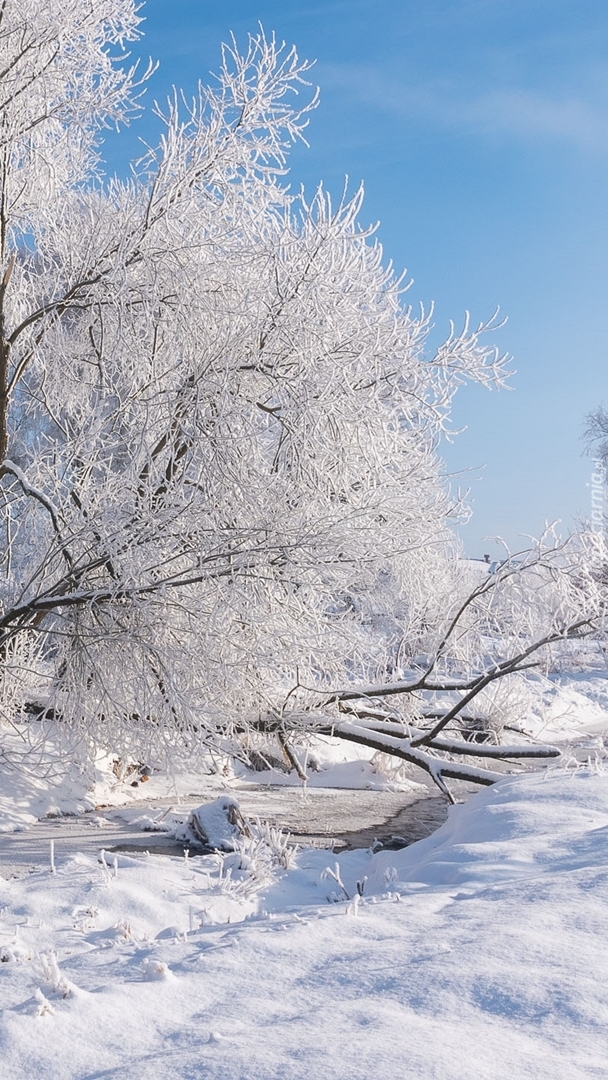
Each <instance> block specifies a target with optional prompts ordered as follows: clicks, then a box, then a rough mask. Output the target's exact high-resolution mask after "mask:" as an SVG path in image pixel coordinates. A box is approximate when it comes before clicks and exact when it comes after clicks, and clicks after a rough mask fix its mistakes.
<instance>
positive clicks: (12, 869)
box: [0, 784, 468, 877]
mask: <svg viewBox="0 0 608 1080" xmlns="http://www.w3.org/2000/svg"><path fill="white" fill-rule="evenodd" d="M465 786H468V785H463V787H465ZM230 793H231V794H233V795H234V796H235V797H236V798H237V799H238V801H239V804H240V806H241V809H242V811H243V813H244V814H245V816H246V817H249V818H252V819H256V818H260V819H261V820H263V821H268V822H270V823H271V824H273V825H277V826H279V827H280V828H282V829H286V830H288V831H289V832H290V833H291V834H292V835H293V837H294V840H295V841H296V842H297V843H299V844H305V845H315V846H322V847H335V848H336V849H339V848H344V847H369V846H370V845H371V844H372V843H373V841H374V839H378V840H380V841H384V842H387V841H388V842H390V840H391V837H393V836H398V837H402V838H403V840H405V841H406V842H407V843H408V844H410V843H413V842H414V841H415V840H419V839H421V838H422V837H424V836H428V834H429V833H430V832H432V831H433V830H434V829H436V828H438V827H439V825H441V824H442V822H443V821H444V820H445V817H446V815H447V802H446V800H445V799H444V798H443V796H441V794H439V793H438V794H435V793H434V791H432V789H429V792H428V795H425V793H424V791H423V790H421V789H418V790H417V791H416V792H415V793H412V792H394V791H370V790H352V789H345V788H310V789H308V790H307V791H303V790H302V789H301V788H299V787H286V786H277V787H272V786H262V785H254V784H252V785H246V786H243V787H239V788H238V789H237V790H231V792H230ZM463 793H464V792H463ZM217 794H219V792H207V793H205V794H200V795H194V794H193V795H191V796H189V797H188V798H182V799H180V801H179V802H177V801H175V800H171V799H162V798H157V799H147V800H141V801H139V800H137V801H134V802H131V803H130V804H129V805H128V807H120V808H98V809H97V810H95V811H90V812H89V813H86V814H81V815H79V816H77V817H58V818H47V819H44V820H42V821H39V822H37V823H36V824H35V825H33V826H32V827H31V828H29V829H27V830H26V831H23V832H13V833H4V834H2V835H0V874H1V875H2V876H3V877H11V876H14V875H18V876H20V877H21V876H23V875H24V874H27V873H29V871H30V870H31V869H32V868H34V867H39V866H44V865H47V866H48V865H49V859H50V849H51V843H50V842H51V840H52V841H53V842H54V852H55V862H56V864H57V865H58V866H59V865H60V863H61V860H62V859H64V858H66V857H68V856H70V855H72V854H75V853H76V852H78V851H82V852H85V853H88V854H95V853H97V852H99V851H100V849H101V848H104V849H105V850H106V851H109V852H112V851H116V850H122V851H124V850H131V851H141V852H142V853H143V852H145V851H149V852H150V854H158V855H173V856H175V855H181V854H182V851H183V848H182V846H181V845H179V844H178V843H176V842H175V841H174V840H173V839H171V838H170V837H168V836H167V835H166V834H165V833H163V832H149V831H145V832H144V831H142V828H141V824H137V822H136V821H134V818H137V817H138V816H139V815H138V811H141V816H143V815H146V816H148V817H149V818H151V819H158V820H160V819H161V818H162V817H163V815H164V814H165V812H169V811H173V814H174V813H175V812H178V813H180V814H183V816H184V819H185V818H186V816H187V814H188V812H189V811H190V810H191V809H193V808H194V807H196V806H199V805H200V803H202V802H205V801H208V800H210V799H213V798H215V797H216V796H217ZM173 814H172V816H173Z"/></svg>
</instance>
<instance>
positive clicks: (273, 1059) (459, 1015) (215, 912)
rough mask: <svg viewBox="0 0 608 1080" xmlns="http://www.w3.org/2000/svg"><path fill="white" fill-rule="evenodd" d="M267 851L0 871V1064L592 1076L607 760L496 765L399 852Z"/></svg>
mask: <svg viewBox="0 0 608 1080" xmlns="http://www.w3.org/2000/svg"><path fill="white" fill-rule="evenodd" d="M271 846H272V845H271ZM274 851H275V854H274V856H273V855H272V851H271V849H270V848H268V847H263V846H262V845H261V844H260V843H258V850H257V851H256V850H255V843H254V842H250V850H249V854H247V852H245V853H244V854H242V853H241V854H239V853H236V854H232V855H228V856H226V857H225V858H224V859H223V860H222V858H221V857H220V856H201V857H196V858H193V857H190V858H188V859H185V858H184V859H183V860H177V859H173V860H170V859H163V858H155V857H154V856H149V857H147V858H146V857H140V858H129V857H126V856H118V857H110V856H107V857H106V859H105V862H104V861H99V860H98V859H96V858H91V857H86V856H72V857H71V858H69V859H67V860H66V861H65V862H58V863H57V865H56V872H55V873H54V874H53V873H51V872H50V869H45V870H43V871H39V872H37V873H34V874H32V875H30V876H29V877H28V878H25V879H12V880H9V881H3V880H0V902H1V904H2V918H1V922H0V934H1V946H0V949H1V952H0V958H1V960H2V961H3V962H2V964H0V999H1V1001H2V1005H3V1014H2V1019H1V1021H0V1050H1V1057H2V1076H3V1077H5V1078H6V1080H17V1078H19V1080H21V1078H25V1077H27V1078H30V1077H37V1078H39V1080H47V1078H48V1080H51V1078H52V1080H64V1078H66V1080H67V1078H70V1080H85V1078H87V1080H89V1078H90V1080H93V1077H95V1078H101V1077H103V1078H108V1080H109V1078H111V1077H112V1078H116V1080H118V1078H120V1080H140V1078H141V1077H147V1078H150V1080H161V1078H162V1080H165V1078H166V1080H177V1078H183V1080H186V1078H187V1080H193V1078H199V1077H200V1078H203V1077H204V1078H206V1080H207V1078H209V1080H211V1078H217V1080H220V1078H221V1080H254V1078H255V1080H257V1078H260V1080H262V1078H263V1080H275V1078H276V1080H279V1078H281V1080H287V1078H293V1080H296V1078H300V1077H301V1078H304V1077H306V1078H307V1080H317V1078H318V1080H329V1078H341V1080H342V1078H343V1080H350V1078H352V1077H361V1078H366V1080H367V1078H374V1080H375V1078H385V1077H394V1076H399V1077H408V1078H409V1077H411V1078H420V1080H434V1078H437V1080H439V1078H441V1080H481V1078H486V1077H487V1078H492V1080H500V1078H502V1077H504V1078H505V1080H506V1078H509V1080H512V1078H513V1077H518V1078H519V1077H522V1078H524V1077H525V1078H528V1077H534V1078H538V1080H540V1078H547V1080H549V1078H550V1080H555V1078H556V1077H564V1078H566V1077H567V1078H568V1080H577V1078H579V1077H580V1078H582V1077H605V1076H606V1075H607V1069H608V1052H607V1043H606V1030H607V1027H608V983H607V980H606V940H607V938H608V776H606V775H602V774H600V773H595V774H594V773H593V772H590V771H589V770H584V771H583V770H578V771H576V772H574V773H571V772H560V771H554V772H552V773H547V774H542V775H528V776H524V777H518V778H507V779H505V780H504V781H501V782H500V783H499V784H498V785H496V786H495V787H493V788H491V789H488V790H486V791H484V792H481V793H480V794H478V795H476V796H474V797H473V798H472V799H471V800H470V801H469V802H468V803H467V804H465V805H463V806H458V807H456V808H454V810H453V811H452V812H451V814H450V818H449V820H448V822H447V823H446V825H444V826H443V827H442V828H441V829H440V830H439V831H438V832H436V833H435V834H434V835H433V836H432V837H430V838H429V839H428V840H425V841H421V842H420V843H418V844H416V845H413V846H412V847H410V848H407V849H405V850H403V851H401V852H381V853H379V854H377V855H372V854H370V852H369V851H355V852H349V853H346V854H344V855H342V856H339V857H337V858H336V857H333V856H331V855H329V854H328V852H326V851H312V850H308V851H301V852H299V853H298V854H297V855H296V856H295V860H294V865H293V866H292V867H291V868H285V867H283V866H281V863H280V858H279V857H278V856H280V844H279V845H277V844H276V843H275V845H274ZM277 853H278V855H277ZM283 861H285V859H284V860H283ZM332 875H334V876H332ZM336 878H339V879H340V881H341V882H342V883H343V886H344V888H342V887H341V885H340V884H339V882H338V881H337V880H335V879H336ZM365 879H367V880H365ZM357 882H359V883H360V888H361V889H362V891H363V896H362V898H360V899H359V898H358V892H357ZM363 883H364V884H363ZM346 894H348V899H347V896H346ZM328 898H329V899H328Z"/></svg>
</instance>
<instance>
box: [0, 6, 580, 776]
mask: <svg viewBox="0 0 608 1080" xmlns="http://www.w3.org/2000/svg"><path fill="white" fill-rule="evenodd" d="M137 34H138V17H137V15H136V9H135V6H134V3H133V0H96V3H95V4H90V3H89V2H88V0H61V2H59V0H45V3H44V4H40V3H39V0H5V3H4V4H3V6H2V8H1V11H0V92H1V93H2V121H1V125H0V267H1V283H0V492H1V509H0V515H1V518H0V520H1V529H2V536H3V542H2V547H1V549H0V574H1V580H0V604H1V608H0V611H1V614H0V657H1V664H2V676H1V691H0V692H1V702H2V708H3V711H4V715H5V716H7V717H11V716H14V715H15V713H17V714H18V713H19V710H23V709H24V708H26V707H27V706H28V702H29V703H30V704H31V702H32V696H33V695H35V694H36V693H38V694H39V693H40V689H39V687H40V684H41V681H42V683H44V684H45V685H46V695H47V696H46V699H45V701H46V702H47V703H48V705H49V707H52V708H53V709H55V710H56V711H58V712H59V713H60V714H61V715H62V716H63V718H64V719H65V720H66V721H70V722H71V724H72V725H75V726H76V727H81V728H82V730H83V731H85V732H87V733H90V734H92V735H93V736H94V737H96V738H99V739H102V740H103V741H104V742H105V743H106V744H108V745H111V746H123V747H124V746H125V745H132V746H137V747H139V748H140V752H145V751H144V750H142V748H145V747H146V746H148V745H151V744H154V745H155V746H156V747H157V748H158V747H159V746H162V745H165V746H166V748H167V749H168V750H169V751H172V750H173V749H174V748H175V747H178V746H179V747H181V748H182V749H186V751H188V750H189V749H191V748H192V747H193V746H194V745H196V744H200V743H201V742H203V743H205V744H207V745H209V746H211V747H216V748H218V749H222V750H225V749H226V748H228V749H232V750H233V751H235V752H242V747H243V745H244V741H245V743H246V740H247V737H248V733H251V732H255V731H260V730H263V731H266V732H268V731H270V732H274V733H276V734H277V735H278V737H279V738H280V740H281V741H282V743H283V745H284V748H285V752H286V753H287V754H288V755H291V756H292V760H293V761H294V762H295V757H294V755H293V751H292V750H291V749H290V747H289V744H288V741H287V740H288V738H289V737H291V735H292V734H293V732H294V731H296V732H297V731H302V730H303V729H304V728H306V727H308V729H318V730H324V731H327V730H335V731H338V728H339V734H340V735H341V736H343V737H344V738H354V737H355V736H356V737H357V738H359V735H360V730H361V725H362V720H361V716H359V719H358V728H357V731H356V732H355V731H354V729H353V727H352V721H351V720H349V721H348V724H347V723H346V721H344V722H342V720H341V721H340V724H339V725H337V724H336V717H337V716H338V713H337V712H336V710H339V709H342V708H344V707H345V703H346V702H347V700H350V701H352V700H353V699H355V700H360V699H361V696H362V694H363V690H359V691H357V690H356V687H357V686H359V687H366V686H367V687H368V689H367V690H365V697H366V699H367V698H370V699H372V700H375V699H376V697H377V694H378V692H379V691H378V686H379V685H380V686H382V687H384V689H383V690H382V691H381V693H382V694H383V695H386V694H389V693H390V694H395V693H397V690H396V689H395V687H396V686H397V687H399V686H401V683H402V674H403V672H404V671H405V670H406V669H409V668H411V667H412V665H413V667H414V668H415V669H416V670H417V671H418V670H421V669H420V665H419V662H418V660H416V656H417V655H418V654H420V653H422V652H426V653H427V654H428V655H431V654H432V655H433V656H434V657H435V659H434V660H433V662H432V665H431V667H429V668H428V670H426V667H425V669H424V670H425V671H426V674H424V676H419V675H416V677H415V679H414V685H413V687H412V686H411V685H409V684H408V688H407V691H406V692H407V694H409V695H410V696H409V698H408V700H409V701H412V700H414V697H413V695H414V696H415V695H416V694H418V692H419V691H423V690H424V691H426V690H429V691H433V692H434V687H435V682H436V681H437V678H439V677H440V678H441V679H442V680H443V682H444V684H445V685H444V686H443V687H442V689H448V690H450V689H453V690H460V691H462V692H463V693H464V695H465V696H464V698H463V700H464V701H465V703H466V700H467V698H466V694H467V693H469V690H468V689H467V688H468V687H469V686H470V687H471V688H474V687H475V686H477V685H478V683H479V679H480V678H481V676H479V675H475V676H471V674H470V672H469V674H468V675H458V677H457V678H456V677H455V678H454V679H448V680H447V683H446V676H445V674H442V675H441V676H437V678H436V677H435V672H436V671H437V670H438V667H437V665H438V664H440V662H441V663H445V662H447V661H446V657H447V655H448V652H449V649H448V646H447V644H444V643H443V638H445V642H446V643H447V642H449V643H450V648H451V645H452V642H453V640H454V639H455V637H459V635H460V629H461V626H462V625H463V621H464V620H465V619H466V618H468V616H469V615H470V613H472V612H474V611H475V612H477V608H478V605H479V603H481V602H482V601H485V599H486V597H487V595H488V592H487V587H488V582H490V580H491V582H492V587H494V585H496V584H497V583H498V582H499V581H502V580H503V579H505V580H506V579H507V578H508V577H509V575H510V570H509V572H507V571H501V572H500V574H498V575H494V577H493V578H492V579H490V578H488V579H487V581H486V580H485V579H484V582H483V585H482V586H476V588H475V590H474V594H473V598H470V599H469V600H468V601H466V602H465V603H464V606H463V609H462V612H461V614H460V615H459V616H458V617H453V616H452V612H451V608H452V607H453V605H454V604H455V603H456V606H457V607H458V606H459V605H462V596H463V583H462V581H461V580H460V579H461V573H460V569H459V566H458V563H457V561H456V560H454V559H453V558H450V553H449V550H448V547H447V546H446V545H449V534H448V530H447V526H448V524H449V520H450V516H451V514H452V513H453V510H454V506H453V503H452V502H451V498H450V494H449V490H448V488H447V486H446V483H445V481H444V478H443V473H442V466H441V463H440V460H439V458H438V456H437V446H438V440H439V439H440V436H441V434H442V431H443V430H444V428H445V426H446V424H447V422H448V417H449V409H450V402H451V400H452V397H453V394H454V392H455V390H456V389H457V387H458V386H459V385H460V384H461V383H462V382H463V381H465V380H467V379H472V380H474V381H477V382H480V383H482V384H485V385H496V384H498V383H500V382H501V381H502V379H503V378H504V371H505V359H504V357H502V356H500V355H499V354H498V352H497V351H496V349H495V348H494V347H487V346H486V345H484V344H483V343H482V341H481V337H482V334H483V332H484V331H486V330H489V329H492V328H493V327H494V326H495V325H496V324H495V323H493V322H490V323H489V324H487V325H482V326H479V327H476V328H471V326H470V324H469V321H468V319H467V320H466V322H465V326H464V328H463V330H462V331H461V332H460V333H458V332H456V331H455V330H452V331H451V332H450V335H449V337H448V338H447V340H446V341H445V342H444V343H443V344H442V345H441V346H440V347H439V348H438V349H437V350H436V351H435V352H434V353H432V354H428V355H427V354H426V353H425V352H424V344H425V338H426V335H427V333H428V329H429V320H428V317H427V316H426V315H424V314H420V315H416V314H414V313H413V312H412V311H411V310H410V309H409V308H404V307H403V305H402V290H403V286H402V282H401V281H400V280H399V279H396V278H395V277H394V275H393V273H392V271H391V270H390V268H386V267H385V266H384V265H383V263H382V252H381V249H380V247H379V245H378V244H377V243H374V242H373V240H372V238H371V233H370V231H369V230H365V229H362V228H361V226H360V225H359V224H358V215H359V212H360V207H361V198H362V194H361V192H360V191H359V192H357V193H356V194H355V195H354V196H353V197H351V198H346V197H344V198H343V199H342V200H341V201H340V202H339V203H338V205H335V206H334V205H332V202H331V200H330V198H329V196H328V195H327V194H326V193H325V192H324V191H323V189H322V188H319V189H318V190H317V191H316V193H315V194H314V196H313V197H312V199H310V200H307V199H306V197H305V196H304V195H303V194H300V195H292V194H291V193H290V192H289V190H288V189H287V188H286V187H285V186H284V184H283V182H282V176H283V174H284V171H285V163H286V153H287V150H288V147H289V144H290V143H291V142H293V141H294V140H296V139H298V138H301V137H302V133H303V130H304V128H305V126H306V123H307V115H308V113H309V111H310V109H311V108H313V106H314V105H315V103H316V96H315V95H314V94H312V95H310V94H309V95H308V97H304V99H301V98H300V96H299V95H301V94H303V93H304V94H306V92H307V91H306V88H307V85H308V84H307V82H306V76H307V72H308V64H306V63H301V62H300V61H299V60H298V57H297V55H296V53H295V51H294V50H293V49H292V50H288V49H285V48H284V47H283V46H279V45H277V43H276V42H275V40H274V38H270V39H268V38H266V37H265V36H264V35H263V34H262V33H260V34H258V35H256V36H254V37H251V38H250V39H249V43H248V46H247V49H246V51H245V53H244V54H240V53H239V51H238V49H237V47H236V45H235V43H234V42H233V43H232V44H231V45H229V46H225V47H224V49H223V53H222V64H221V68H220V73H219V76H218V79H217V83H216V86H215V88H214V89H205V88H203V87H200V88H199V91H198V94H197V96H196V98H195V99H194V100H193V101H191V102H190V101H187V100H185V99H183V98H181V97H180V95H178V94H175V96H174V97H173V98H172V99H171V100H170V101H169V102H168V103H167V105H166V108H165V111H164V112H162V111H160V112H159V116H160V117H161V119H162V122H163V125H164V130H163V135H162V138H161V139H160V142H159V144H158V146H156V147H153V148H152V149H150V150H149V152H147V153H146V154H145V156H144V157H143V158H142V159H141V160H140V161H139V162H137V163H136V164H135V165H134V166H133V171H132V175H131V177H130V179H129V180H127V181H125V182H121V181H118V180H115V179H113V180H109V181H103V180H102V179H101V177H100V174H99V158H98V153H99V140H100V138H101V134H102V132H103V128H104V127H107V126H109V125H115V124H119V123H121V122H124V121H126V120H127V119H128V118H129V116H131V115H133V114H134V113H135V112H136V111H137V109H138V107H139V106H138V94H139V92H140V90H141V86H142V79H143V80H144V81H145V77H146V74H147V73H145V72H144V74H143V76H142V78H140V77H139V76H138V73H137V71H136V70H135V69H134V68H124V67H123V66H122V63H123V61H122V58H121V56H120V55H119V54H117V53H116V51H115V50H116V48H117V47H118V48H119V47H121V46H122V44H123V42H128V41H129V40H133V39H134V38H135V37H136V36H137ZM568 611H569V613H568V616H567V617H566V620H565V622H563V621H562V622H560V621H559V619H557V621H555V622H554V623H552V624H551V629H550V631H549V633H548V634H546V633H545V635H544V636H545V637H547V638H548V640H553V639H554V638H555V636H556V635H557V636H559V635H562V636H563V635H567V634H570V633H575V634H578V633H580V632H582V629H583V627H585V628H586V627H587V622H585V621H583V622H581V620H580V619H579V618H578V613H577V615H576V617H575V616H573V615H572V614H571V612H570V609H568ZM446 613H448V614H447V617H448V621H449V620H452V624H453V625H452V629H451V630H450V629H448V630H447V631H446V632H445V633H444V630H443V629H442V627H443V626H444V623H445V619H446ZM475 617H477V616H475ZM536 647H537V646H535V648H536ZM467 648H468V646H467ZM467 648H464V651H463V644H462V641H460V643H459V649H460V654H461V655H462V656H464V655H465V653H466V651H467ZM520 654H522V656H521V657H520V658H519V659H516V660H511V661H509V663H508V664H506V667H505V673H510V672H513V671H518V670H520V669H521V668H522V667H523V666H525V656H526V655H527V654H526V651H525V648H524V647H523V646H522V648H521V649H520ZM518 655H519V654H518ZM469 661H470V657H469ZM451 662H452V660H450V663H451ZM454 662H456V661H454ZM458 663H460V661H458ZM495 678H496V675H491V677H490V676H489V675H484V676H483V679H485V680H486V681H485V683H484V685H486V683H490V682H492V681H493V680H494V679H495ZM395 679H396V680H397V683H396V684H394V685H393V686H392V688H390V689H389V688H388V684H389V683H391V682H392V681H393V680H395ZM483 679H482V682H483ZM463 680H464V681H463ZM475 680H477V682H476V681H475ZM304 687H309V689H308V690H304V689H303V688H304ZM335 687H342V688H343V689H341V690H340V691H336V690H335V689H334V688H335ZM36 688H38V689H36ZM294 688H295V689H294ZM320 702H321V703H322V707H321V706H320V705H319V703H320ZM292 705H293V708H291V706H292ZM326 705H327V708H326V707H325V706H326ZM328 709H329V710H330V711H329V713H328V711H327V710H328ZM332 709H333V710H334V713H335V716H334V713H332V712H331V710H332ZM452 711H453V710H452ZM304 712H306V714H307V716H308V718H309V719H308V720H307V721H306V724H304V723H303V721H302V717H303V713H304ZM359 713H361V710H359ZM340 715H341V714H340ZM458 715H459V713H458V712H456V713H454V718H456V717H457V716H458ZM444 719H445V717H444ZM393 722H394V718H393V714H392V713H391V714H390V716H388V717H387V718H386V719H382V721H381V723H382V724H385V725H386V724H388V725H389V727H390V725H392V724H393ZM399 722H401V721H399ZM446 722H447V721H446ZM378 723H380V721H377V722H376V724H378ZM349 724H350V725H351V726H350V727H349V726H348V725H349ZM442 726H445V724H443V721H442ZM372 728H373V725H372V727H370V725H369V724H368V725H367V727H366V731H367V732H368V735H367V738H368V742H370V743H372V742H373V740H374V739H376V741H377V732H376V734H374V731H373V730H372ZM386 730H387V731H388V730H389V729H388V728H387V729H386ZM429 730H430V732H431V735H432V738H429V737H426V742H425V740H423V739H422V735H421V734H419V733H418V728H416V732H415V734H414V735H413V736H412V737H411V739H410V751H408V752H409V753H410V758H409V759H408V760H415V761H416V762H417V763H419V764H422V766H423V767H424V768H427V771H430V772H431V773H432V774H433V775H434V776H435V778H436V779H438V782H443V781H442V772H441V770H440V769H438V767H436V766H435V764H433V760H431V759H433V755H434V754H435V749H437V748H441V740H439V734H438V728H437V724H435V723H433V724H432V725H431V728H430V729H429ZM390 734H391V738H393V737H397V736H396V735H395V733H394V731H393V728H392V727H390ZM408 738H409V736H408ZM399 739H401V750H402V749H403V745H404V744H403V736H402V735H399ZM438 740H439V741H438ZM418 743H420V745H421V746H422V745H423V744H424V745H426V746H427V748H429V747H430V748H431V749H430V751H429V752H428V753H427V751H422V750H417V749H416V746H417V744H418ZM383 746H384V748H386V747H387V746H388V747H389V749H390V744H387V743H386V739H385V740H384V743H383ZM239 748H240V751H239ZM433 748H435V749H433ZM401 750H399V748H395V749H394V752H395V753H400V752H401ZM414 750H416V752H415V753H414ZM391 752H393V751H391ZM450 752H453V753H455V754H457V753H459V752H460V751H459V750H458V749H454V747H451V751H450ZM425 753H426V757H425V756H424V755H425ZM429 754H430V757H429ZM421 755H422V756H421ZM427 759H428V760H427ZM429 760H430V761H431V763H430V765H429ZM443 774H445V775H447V776H449V775H453V769H452V773H450V771H449V768H448V767H446V768H444V769H443Z"/></svg>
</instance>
